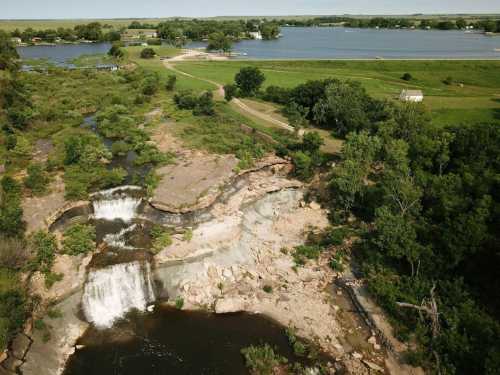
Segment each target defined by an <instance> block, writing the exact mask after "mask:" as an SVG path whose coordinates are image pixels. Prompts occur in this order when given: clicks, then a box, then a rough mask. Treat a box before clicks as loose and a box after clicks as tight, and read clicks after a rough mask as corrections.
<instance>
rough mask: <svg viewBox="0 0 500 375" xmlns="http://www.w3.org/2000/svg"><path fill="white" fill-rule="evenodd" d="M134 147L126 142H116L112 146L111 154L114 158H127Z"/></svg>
mask: <svg viewBox="0 0 500 375" xmlns="http://www.w3.org/2000/svg"><path fill="white" fill-rule="evenodd" d="M131 148H132V146H131V145H129V144H128V143H127V142H125V141H116V142H113V144H112V145H111V152H112V153H113V155H114V156H125V155H126V154H127V153H128V152H129V151H130V150H131Z"/></svg>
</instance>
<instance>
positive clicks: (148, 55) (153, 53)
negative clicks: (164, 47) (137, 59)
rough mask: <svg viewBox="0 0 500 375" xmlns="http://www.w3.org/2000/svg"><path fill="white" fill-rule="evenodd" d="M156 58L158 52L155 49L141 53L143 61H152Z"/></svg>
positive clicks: (145, 49) (148, 49)
mask: <svg viewBox="0 0 500 375" xmlns="http://www.w3.org/2000/svg"><path fill="white" fill-rule="evenodd" d="M155 56H156V51H155V50H154V49H153V48H144V49H143V50H142V51H141V59H152V58H153V57H155Z"/></svg>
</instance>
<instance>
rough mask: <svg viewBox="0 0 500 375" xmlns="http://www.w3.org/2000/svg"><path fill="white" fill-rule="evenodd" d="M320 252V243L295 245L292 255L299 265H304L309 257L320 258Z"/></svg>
mask: <svg viewBox="0 0 500 375" xmlns="http://www.w3.org/2000/svg"><path fill="white" fill-rule="evenodd" d="M320 253H321V248H320V247H319V246H318V245H300V246H297V247H295V249H294V252H293V254H292V257H293V260H294V262H295V264H296V265H297V266H303V265H305V264H306V263H307V260H309V259H318V257H319V254H320Z"/></svg>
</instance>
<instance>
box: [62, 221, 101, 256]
mask: <svg viewBox="0 0 500 375" xmlns="http://www.w3.org/2000/svg"><path fill="white" fill-rule="evenodd" d="M95 239H96V235H95V228H94V227H93V226H92V225H86V224H75V225H72V226H71V227H69V228H68V229H66V231H65V232H64V238H63V242H62V244H63V251H64V252H65V253H66V254H69V255H79V254H86V253H88V252H89V251H92V250H94V248H95Z"/></svg>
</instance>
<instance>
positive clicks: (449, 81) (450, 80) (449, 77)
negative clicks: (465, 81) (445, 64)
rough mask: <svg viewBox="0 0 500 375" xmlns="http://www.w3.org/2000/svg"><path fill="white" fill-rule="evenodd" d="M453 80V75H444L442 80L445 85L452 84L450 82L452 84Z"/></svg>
mask: <svg viewBox="0 0 500 375" xmlns="http://www.w3.org/2000/svg"><path fill="white" fill-rule="evenodd" d="M453 82H454V80H453V77H451V76H448V77H446V78H445V79H444V81H443V83H444V84H445V85H452V84H453Z"/></svg>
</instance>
